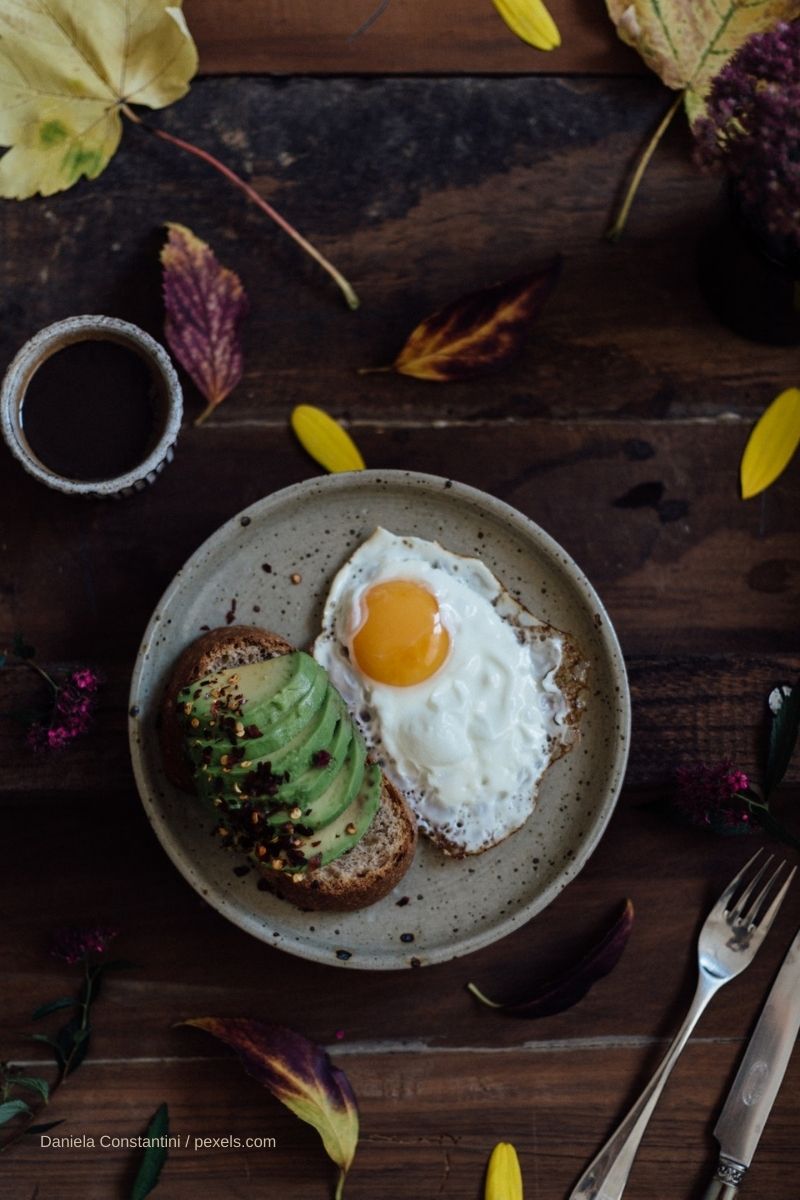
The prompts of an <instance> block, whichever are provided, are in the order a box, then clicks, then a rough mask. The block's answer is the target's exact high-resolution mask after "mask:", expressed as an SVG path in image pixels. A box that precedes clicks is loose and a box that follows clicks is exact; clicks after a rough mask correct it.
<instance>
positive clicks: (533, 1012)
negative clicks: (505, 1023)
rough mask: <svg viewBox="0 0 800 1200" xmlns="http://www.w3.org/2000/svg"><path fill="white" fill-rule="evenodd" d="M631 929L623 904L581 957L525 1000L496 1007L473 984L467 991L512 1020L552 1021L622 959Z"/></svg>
mask: <svg viewBox="0 0 800 1200" xmlns="http://www.w3.org/2000/svg"><path fill="white" fill-rule="evenodd" d="M632 927H633V903H632V901H630V900H626V901H625V904H624V906H623V908H622V911H621V912H620V914H619V915H618V916H617V917H616V918H615V920H614V922H613V923H612V924H611V925H610V926H609V928H608V929H607V930H606V932H605V933H604V934H603V936H602V937H601V938H600V940H599V941H598V942H596V943H595V945H594V946H593V947H592V948H591V949H590V950H589V951H587V953H586V954H584V956H583V957H582V958H581V959H579V961H578V962H576V963H575V965H574V966H572V967H570V968H568V969H567V970H566V971H564V972H562V973H561V974H560V975H556V976H552V977H551V978H550V979H546V980H543V981H542V982H541V983H537V984H536V985H535V987H534V988H533V991H532V993H531V994H530V995H529V996H527V998H526V999H524V1000H516V1001H508V1002H507V1003H498V1002H497V1001H495V1000H490V999H489V998H488V997H487V996H485V995H484V994H483V992H481V991H479V989H478V988H477V987H475V985H474V984H472V983H470V984H468V985H467V986H468V989H469V991H470V992H472V994H473V996H475V997H476V998H477V999H478V1000H480V1001H481V1003H482V1004H485V1005H487V1007H489V1008H495V1009H498V1010H499V1011H501V1012H504V1013H507V1014H508V1015H509V1016H512V1017H528V1018H536V1017H551V1016H554V1015H555V1014H556V1013H560V1012H565V1011H566V1010H567V1009H568V1008H572V1007H573V1005H575V1004H577V1003H578V1001H579V1000H582V999H583V997H584V996H585V995H586V994H587V992H588V991H589V990H590V989H591V988H592V987H593V985H594V984H595V983H597V981H598V980H599V979H602V978H603V977H604V976H606V975H609V974H610V973H611V972H612V971H613V970H614V967H615V966H616V965H617V963H618V962H619V960H620V958H621V957H622V953H623V951H624V949H625V947H626V945H627V944H628V938H629V937H630V933H631V929H632Z"/></svg>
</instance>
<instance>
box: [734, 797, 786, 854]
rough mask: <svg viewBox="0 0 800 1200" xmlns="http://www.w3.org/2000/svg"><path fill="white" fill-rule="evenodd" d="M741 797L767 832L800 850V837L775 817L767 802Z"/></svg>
mask: <svg viewBox="0 0 800 1200" xmlns="http://www.w3.org/2000/svg"><path fill="white" fill-rule="evenodd" d="M739 799H741V800H744V801H746V803H747V807H748V808H749V809H750V812H751V813H752V814H753V816H754V817H755V819H756V821H757V822H758V824H759V825H760V826H761V828H762V829H763V830H764V832H765V833H768V834H770V836H771V837H774V838H775V839H776V840H777V841H779V842H783V843H784V844H785V845H787V846H792V847H793V848H794V849H795V850H800V839H798V838H796V837H795V836H794V834H791V833H790V832H789V830H788V829H786V828H785V827H784V826H783V825H782V824H781V822H780V821H778V820H777V819H776V818H775V817H773V815H772V813H771V812H770V809H769V806H768V805H767V804H764V803H763V802H761V801H758V800H754V799H753V798H752V797H751V796H741V795H740V796H739Z"/></svg>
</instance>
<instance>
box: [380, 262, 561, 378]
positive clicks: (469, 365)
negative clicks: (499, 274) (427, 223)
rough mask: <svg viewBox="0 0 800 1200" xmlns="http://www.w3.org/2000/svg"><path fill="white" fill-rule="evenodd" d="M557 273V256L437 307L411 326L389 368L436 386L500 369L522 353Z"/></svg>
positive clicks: (559, 269)
mask: <svg viewBox="0 0 800 1200" xmlns="http://www.w3.org/2000/svg"><path fill="white" fill-rule="evenodd" d="M560 271H561V259H560V258H556V259H553V260H552V262H550V263H548V264H547V266H546V267H544V268H543V269H542V270H540V271H534V272H531V273H529V274H527V275H519V276H517V277H516V278H514V279H508V280H506V281H505V282H504V283H497V284H494V285H493V286H492V287H488V288H484V289H482V290H481V291H479V292H472V293H471V294H470V295H468V296H462V297H461V299H459V300H455V301H453V303H452V304H448V305H447V306H446V307H445V308H441V309H439V311H438V312H435V313H433V315H432V316H430V317H427V318H426V319H425V320H424V321H422V322H421V323H420V324H419V325H418V326H417V327H416V329H415V330H414V331H413V333H412V334H411V336H410V337H409V339H408V341H407V342H406V344H405V346H404V347H403V349H402V350H401V351H400V353H399V354H398V356H397V358H396V359H395V361H394V363H393V365H392V366H393V369H394V370H395V371H397V372H399V374H401V375H413V376H414V378H415V379H429V380H434V381H435V382H438V383H447V382H449V381H451V380H459V379H476V378H478V377H479V376H481V375H489V374H491V373H493V372H495V371H499V370H501V369H502V368H503V367H504V366H506V364H507V363H509V362H511V361H512V359H514V358H516V356H517V355H518V354H519V353H520V351H521V350H522V347H523V345H524V342H525V336H526V334H527V332H528V328H529V326H530V325H531V323H532V322H533V321H534V319H535V318H536V317H537V316H538V315H539V313H540V311H541V309H542V307H543V305H544V303H545V301H546V300H547V298H548V296H549V295H550V293H551V292H552V290H553V288H554V287H555V285H556V281H557V280H558V276H559V273H560Z"/></svg>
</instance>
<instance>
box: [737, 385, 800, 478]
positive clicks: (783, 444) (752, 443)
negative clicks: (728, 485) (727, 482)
mask: <svg viewBox="0 0 800 1200" xmlns="http://www.w3.org/2000/svg"><path fill="white" fill-rule="evenodd" d="M798 445H800V388H787V389H786V391H785V392H781V394H780V396H778V397H776V399H775V400H773V401H772V404H770V406H769V408H768V409H767V410H766V412H765V413H763V414H762V415H761V417H759V419H758V421H757V422H756V424H755V426H754V427H753V431H752V433H751V434H750V437H749V438H748V440H747V445H746V446H745V450H744V454H743V455H742V465H741V472H740V476H741V483H742V499H743V500H749V499H750V498H751V496H757V495H758V493H759V492H763V491H764V489H765V488H768V487H769V485H770V484H771V483H774V482H775V480H776V479H777V478H778V476H779V475H780V474H782V472H783V471H785V469H786V468H787V467H788V465H789V463H790V462H791V460H792V456H793V455H794V452H795V450H796V449H797V447H798Z"/></svg>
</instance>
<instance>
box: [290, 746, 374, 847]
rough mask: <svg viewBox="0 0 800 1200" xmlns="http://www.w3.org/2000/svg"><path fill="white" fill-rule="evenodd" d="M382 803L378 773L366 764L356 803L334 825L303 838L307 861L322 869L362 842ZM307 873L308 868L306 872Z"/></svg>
mask: <svg viewBox="0 0 800 1200" xmlns="http://www.w3.org/2000/svg"><path fill="white" fill-rule="evenodd" d="M380 802H381V769H380V767H379V766H378V765H377V764H376V763H368V764H367V767H366V770H365V771H364V776H363V780H362V784H361V788H360V789H359V791H358V794H357V795H356V797H355V799H354V800H353V801H352V802H351V803H350V804H349V805H348V806H347V808H346V809H345V810H344V811H343V812H342V813H340V814H339V816H338V817H337V818H336V820H335V821H332V822H331V823H330V825H326V826H325V828H324V829H318V830H317V831H316V832H315V833H312V834H311V835H310V836H309V837H307V838H303V840H302V842H301V844H300V846H299V850H300V852H301V853H302V854H303V855H304V856H305V857H306V858H307V859H308V860H309V861H310V862H317V863H318V865H319V866H321V867H324V866H325V864H326V863H329V862H333V860H334V859H336V858H341V856H342V855H343V854H346V853H347V851H348V850H352V849H353V846H355V845H356V844H357V843H358V842H360V841H361V839H362V838H363V836H364V834H365V833H366V832H367V830H368V829H369V827H370V825H371V823H372V819H373V817H374V816H375V814H376V812H377V811H378V807H379V805H380ZM305 869H307V868H305Z"/></svg>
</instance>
